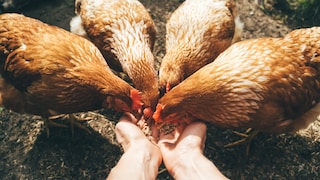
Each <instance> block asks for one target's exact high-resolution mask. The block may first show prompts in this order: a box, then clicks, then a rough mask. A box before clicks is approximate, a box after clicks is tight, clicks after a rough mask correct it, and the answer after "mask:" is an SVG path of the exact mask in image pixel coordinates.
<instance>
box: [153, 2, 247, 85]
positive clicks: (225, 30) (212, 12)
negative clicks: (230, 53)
mask: <svg viewBox="0 0 320 180" xmlns="http://www.w3.org/2000/svg"><path fill="white" fill-rule="evenodd" d="M237 18H238V15H237V14H236V7H235V2H234V0H204V1H201V3H199V2H198V1H196V0H186V1H185V2H184V3H183V4H181V5H180V7H178V9H176V10H175V11H174V12H173V13H172V15H171V17H170V19H169V20H168V22H167V24H166V55H165V56H164V58H163V60H162V62H161V66H160V70H159V86H160V89H161V90H162V91H163V90H164V89H165V87H166V85H167V84H169V85H170V87H171V88H172V87H174V86H176V85H177V84H179V83H180V82H181V81H183V80H184V79H185V78H187V77H189V76H190V75H191V74H193V73H194V72H195V71H197V70H198V69H200V68H201V67H203V66H204V65H206V64H208V63H210V62H212V61H213V60H214V59H215V58H216V57H217V56H218V55H219V54H220V53H221V52H223V51H224V50H225V49H226V48H227V47H229V46H230V45H231V42H232V40H233V38H234V35H235V34H236V36H237V37H235V39H238V38H239V37H238V36H240V34H241V32H237V33H235V31H239V30H241V29H242V27H239V26H241V25H240V24H239V22H237V21H236V19H237ZM235 41H236V40H235Z"/></svg>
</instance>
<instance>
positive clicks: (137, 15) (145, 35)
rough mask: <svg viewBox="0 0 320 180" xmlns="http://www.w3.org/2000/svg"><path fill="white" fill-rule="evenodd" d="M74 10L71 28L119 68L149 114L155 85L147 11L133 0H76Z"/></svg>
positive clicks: (156, 92) (152, 34) (156, 95)
mask: <svg viewBox="0 0 320 180" xmlns="http://www.w3.org/2000/svg"><path fill="white" fill-rule="evenodd" d="M76 13H77V14H78V16H76V17H74V18H73V19H72V21H71V22H70V25H71V31H72V32H75V33H79V34H81V35H85V36H87V37H88V38H89V39H90V40H91V41H92V42H94V44H95V45H96V46H97V47H98V48H99V49H100V50H101V52H102V54H103V55H104V57H105V58H106V59H107V62H108V64H109V65H110V66H111V67H112V68H114V69H115V70H120V69H123V71H124V72H125V73H126V74H127V75H128V76H129V78H130V79H131V80H132V82H133V85H134V87H135V88H137V89H138V90H140V91H141V92H142V98H143V102H144V108H147V109H145V111H144V112H145V114H146V115H148V116H150V117H151V116H152V113H153V110H154V109H155V106H156V103H157V100H158V98H159V90H158V89H159V88H158V80H157V74H156V70H155V67H154V57H153V54H152V49H153V45H154V41H155V33H156V28H155V24H154V22H153V20H152V19H151V17H150V15H149V13H148V11H147V10H146V9H145V7H144V6H143V5H142V4H141V3H140V2H139V1H137V0H118V1H106V0H76ZM79 25H80V27H79ZM81 27H82V31H81ZM78 28H80V31H77V30H79V29H78Z"/></svg>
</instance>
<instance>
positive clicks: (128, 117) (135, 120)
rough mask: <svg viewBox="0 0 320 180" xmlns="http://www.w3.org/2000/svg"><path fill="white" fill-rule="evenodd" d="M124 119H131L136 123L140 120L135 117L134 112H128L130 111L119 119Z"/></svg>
mask: <svg viewBox="0 0 320 180" xmlns="http://www.w3.org/2000/svg"><path fill="white" fill-rule="evenodd" d="M123 120H126V121H130V122H132V123H134V124H136V123H137V122H138V120H137V119H136V117H135V116H134V115H133V114H131V113H128V112H126V113H124V114H123V115H122V116H121V117H120V119H119V121H123Z"/></svg>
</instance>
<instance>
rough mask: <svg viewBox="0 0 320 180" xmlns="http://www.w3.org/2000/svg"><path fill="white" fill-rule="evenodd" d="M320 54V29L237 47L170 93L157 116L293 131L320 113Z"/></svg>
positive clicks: (158, 108)
mask: <svg viewBox="0 0 320 180" xmlns="http://www.w3.org/2000/svg"><path fill="white" fill-rule="evenodd" d="M319 55H320V28H319V27H314V28H308V29H300V30H295V31H293V32H291V33H289V34H287V35H286V36H285V37H283V38H261V39H253V40H245V41H242V42H238V43H235V44H233V45H232V46H231V47H229V48H228V49H227V50H226V51H224V52H223V53H222V54H220V55H219V56H218V57H217V59H216V60H215V61H214V62H212V63H210V64H208V65H206V66H204V67H203V68H201V69H200V70H198V71H197V72H195V73H194V74H193V75H191V76H190V77H189V78H187V79H186V80H185V81H183V82H181V83H180V84H179V85H178V86H176V87H175V88H173V89H172V90H171V91H169V92H168V93H167V94H165V95H164V96H163V97H162V98H161V99H160V100H159V104H158V106H157V111H156V112H155V114H154V118H155V120H156V121H158V122H170V121H172V120H177V121H192V120H195V119H199V120H203V121H207V122H210V123H213V124H215V125H217V126H220V127H224V128H237V127H244V128H255V129H257V130H260V131H263V132H269V133H283V132H294V131H296V130H298V129H300V128H304V127H305V126H306V125H308V124H309V123H310V122H312V121H313V120H315V119H316V117H317V116H318V115H319V113H320V110H319V105H318V106H317V104H318V102H319V98H320V74H319V73H320V69H319V68H320V66H319V65H320V64H319V63H320V56H319Z"/></svg>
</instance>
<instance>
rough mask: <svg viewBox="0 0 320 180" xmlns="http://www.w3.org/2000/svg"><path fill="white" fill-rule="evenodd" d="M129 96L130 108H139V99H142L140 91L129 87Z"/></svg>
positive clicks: (140, 104)
mask: <svg viewBox="0 0 320 180" xmlns="http://www.w3.org/2000/svg"><path fill="white" fill-rule="evenodd" d="M130 97H131V99H132V105H131V108H132V109H133V110H136V111H137V110H139V109H141V107H142V104H143V103H142V101H141V99H142V96H141V93H140V92H139V91H138V90H136V89H131V90H130Z"/></svg>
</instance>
